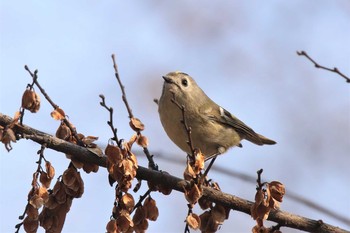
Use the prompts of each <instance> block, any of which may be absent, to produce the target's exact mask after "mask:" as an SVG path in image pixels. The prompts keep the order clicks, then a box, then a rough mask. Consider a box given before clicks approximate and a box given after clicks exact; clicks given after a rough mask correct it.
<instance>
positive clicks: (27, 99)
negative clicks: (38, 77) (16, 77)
mask: <svg viewBox="0 0 350 233" xmlns="http://www.w3.org/2000/svg"><path fill="white" fill-rule="evenodd" d="M22 108H24V109H27V110H29V111H30V112H32V113H36V112H37V111H39V109H40V97H39V95H38V94H37V93H36V92H34V91H33V90H30V89H26V90H25V91H24V93H23V96H22Z"/></svg>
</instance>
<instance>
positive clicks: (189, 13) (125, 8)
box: [0, 0, 350, 232]
mask: <svg viewBox="0 0 350 233" xmlns="http://www.w3.org/2000/svg"><path fill="white" fill-rule="evenodd" d="M349 29H350V2H349V1H347V0H333V1H330V0H328V1H326V0H322V1H319V0H310V1H302V0H299V1H288V2H286V1H277V0H276V1H272V0H268V1H251V0H248V1H224V0H218V1H215V3H214V1H206V0H205V1H198V0H195V1H183V0H178V1H156V0H149V1H135V0H131V1H80V0H78V1H67V0H63V1H38V0H36V1H16V0H12V1H5V0H1V1H0V79H1V81H0V87H1V89H0V112H1V113H3V114H7V115H10V116H12V115H13V114H14V112H15V111H16V110H18V108H19V107H20V103H21V96H22V93H23V91H24V89H25V87H26V84H27V83H28V82H30V76H29V75H28V74H27V72H26V71H25V70H24V68H23V67H24V65H25V64H26V65H28V66H29V67H30V69H32V70H33V71H34V70H35V69H38V70H39V73H38V74H39V81H40V83H41V85H42V86H43V87H44V88H45V90H46V91H47V93H48V94H49V95H50V97H51V98H52V99H53V100H54V101H55V102H56V103H57V104H58V105H59V106H60V107H61V108H63V109H64V111H65V112H66V114H67V115H68V116H69V119H70V120H71V122H72V123H73V124H74V125H75V126H76V127H77V130H78V131H79V132H81V133H83V134H85V135H94V136H99V137H100V139H99V143H100V144H101V145H102V146H103V145H105V144H106V143H107V141H108V138H110V137H111V136H112V134H111V132H110V129H109V127H108V126H107V124H106V121H107V119H108V113H107V112H106V111H105V110H103V109H102V108H101V107H100V105H99V97H98V95H99V94H104V95H105V96H106V100H107V103H108V104H109V105H112V106H113V107H114V109H115V112H116V114H115V121H116V124H117V127H118V135H119V137H120V138H125V139H128V138H130V137H131V136H132V131H131V130H130V129H129V127H128V118H127V112H126V110H125V107H124V105H123V103H122V101H121V98H120V96H121V94H120V90H119V87H118V86H117V83H116V80H115V78H114V71H113V67H112V61H111V58H110V55H111V54H112V53H115V54H116V56H117V63H118V66H119V72H120V76H121V78H122V80H123V83H124V85H125V87H126V91H127V95H128V99H129V103H130V105H131V107H132V109H133V113H134V114H135V115H136V116H137V117H138V118H140V119H141V120H142V121H143V122H144V124H145V125H146V130H145V132H144V134H145V135H146V136H147V137H148V138H149V141H150V146H149V149H150V151H151V152H152V153H154V154H155V160H156V162H157V163H158V165H159V166H160V168H161V169H162V170H167V171H169V172H170V173H171V174H173V175H176V176H180V177H181V176H182V173H183V169H184V166H185V165H184V164H185V154H184V153H183V152H182V151H180V149H178V148H177V147H176V146H175V145H173V144H172V142H171V141H170V139H168V138H167V136H166V134H165V132H164V131H163V129H162V126H161V124H160V121H159V117H158V113H157V106H156V105H155V104H154V103H153V99H154V98H159V96H160V93H161V88H162V78H161V76H162V75H164V74H166V73H168V72H170V71H175V70H181V71H184V72H186V73H188V74H190V75H192V76H193V77H194V78H195V79H196V81H197V83H198V84H199V85H200V86H201V87H202V89H203V90H204V91H205V92H206V93H207V94H208V95H209V96H210V97H211V98H212V99H213V100H214V101H216V102H217V103H219V104H220V105H221V106H223V107H224V108H225V109H227V110H229V111H230V112H231V113H233V114H234V115H236V116H237V117H238V118H240V119H241V120H242V121H244V122H245V123H246V124H247V125H249V126H251V127H252V128H253V129H254V130H256V131H257V132H259V133H261V134H264V135H266V136H267V137H270V138H272V139H274V140H276V141H277V142H278V144H277V145H275V146H264V147H258V146H256V145H253V144H251V143H249V142H247V141H244V142H243V148H242V149H240V148H234V149H231V150H230V151H229V152H228V153H226V154H225V155H223V156H221V157H220V158H219V159H217V161H216V164H215V166H216V167H223V168H226V169H230V170H232V171H236V172H242V173H245V174H249V175H252V176H254V175H255V172H256V171H257V170H258V169H260V168H263V169H264V173H263V178H264V179H266V180H279V181H281V182H282V183H284V184H285V186H286V189H287V193H288V191H290V192H293V193H297V194H298V195H300V196H302V197H305V198H307V199H309V200H312V201H314V202H316V203H318V204H319V205H321V206H323V207H325V208H327V209H329V210H332V211H334V212H336V213H337V214H339V215H342V216H344V217H346V216H347V218H348V219H349V211H350V202H349V196H350V178H349V177H350V172H349V164H350V157H349V151H350V142H349V140H350V139H349V138H350V92H349V88H350V86H349V84H347V83H346V82H345V81H344V80H343V79H342V78H341V77H340V76H337V75H336V74H333V73H330V72H327V71H323V70H318V69H315V68H314V66H313V65H312V64H311V63H310V62H309V61H308V60H306V59H305V58H304V57H299V56H297V55H296V51H298V50H305V51H307V52H308V53H309V55H310V56H312V57H313V58H314V59H315V60H317V61H318V62H319V63H320V64H322V65H325V66H329V67H334V66H336V67H338V68H339V69H340V70H341V71H343V73H345V74H347V75H348V76H349V75H350V46H349V42H350V30H349ZM51 111H52V109H51V107H50V105H49V104H48V103H47V102H46V101H45V100H43V98H42V106H41V109H40V111H39V113H37V114H31V113H29V112H28V113H26V115H25V119H24V123H25V124H28V125H30V126H32V127H34V128H37V129H39V130H42V131H45V132H48V133H55V131H56V129H57V127H58V125H59V122H57V121H55V120H53V119H52V118H51V117H50V112H51ZM13 147H14V149H13V150H12V151H11V152H10V153H7V152H6V150H5V149H4V148H0V153H1V156H0V187H1V192H0V206H1V210H2V211H1V213H0V231H1V232H13V231H14V226H15V225H16V224H17V223H18V222H19V220H18V219H17V217H18V216H19V215H20V214H21V213H22V212H23V210H24V207H25V204H26V197H27V194H28V191H29V190H30V183H31V179H32V173H33V172H34V171H35V169H36V164H35V161H36V160H37V155H36V152H37V150H39V149H40V147H39V145H37V144H35V143H33V142H30V141H24V140H23V141H20V142H18V143H16V144H14V145H13ZM157 154H158V155H160V154H161V155H162V156H163V157H167V156H169V157H170V156H176V157H177V158H179V160H180V164H176V165H174V164H172V163H170V162H168V161H167V160H166V159H160V158H159V159H157ZM45 155H46V158H47V159H48V160H49V161H51V162H52V164H53V166H54V167H55V168H56V174H57V175H59V174H61V173H62V172H63V171H64V170H65V168H66V167H67V165H68V163H69V161H68V160H67V159H65V156H64V155H62V154H60V153H57V152H54V151H50V150H47V151H46V152H45ZM139 163H140V164H141V165H143V166H147V162H146V160H145V159H143V158H139ZM181 163H182V164H181ZM210 175H211V178H213V179H214V180H216V181H218V182H219V184H220V186H221V188H222V190H223V191H225V192H228V193H231V194H234V195H237V196H240V197H242V198H246V199H249V200H253V199H254V192H255V184H253V183H246V182H244V181H241V180H238V179H236V178H233V177H229V176H226V175H222V174H220V173H217V172H214V171H213V172H212V173H211V174H210ZM82 176H83V179H84V182H85V193H84V195H83V197H82V198H80V199H75V200H74V202H73V205H72V208H71V210H70V212H69V213H68V215H67V220H66V224H65V227H64V232H103V231H104V230H105V225H106V223H107V222H108V220H109V216H110V214H111V210H112V207H113V201H114V200H113V196H114V189H113V188H111V187H110V186H109V185H108V179H107V172H106V171H105V170H104V169H100V171H99V172H98V173H97V174H89V175H87V174H84V173H83V172H82ZM145 186H146V184H144V185H143V189H145ZM143 191H144V190H143ZM138 195H141V193H138V194H136V195H135V197H138ZM152 197H153V198H154V199H155V200H156V201H157V203H158V207H159V211H160V216H159V219H158V221H157V222H150V224H149V232H182V231H183V229H184V223H183V220H184V219H185V217H186V213H187V206H186V201H185V198H184V196H183V194H181V193H178V192H173V193H172V194H171V195H170V196H162V195H161V194H158V193H155V194H153V195H152ZM281 208H282V209H283V210H286V211H288V212H292V213H295V214H299V215H303V216H307V217H309V218H313V219H322V220H324V221H325V222H327V223H330V224H334V225H337V226H340V227H343V228H346V229H349V228H350V226H349V225H346V224H345V223H343V222H340V221H337V220H335V219H333V218H331V217H329V216H327V215H326V214H324V213H320V212H318V211H315V210H312V209H310V208H307V207H304V206H303V205H301V204H298V203H297V202H295V201H293V200H291V199H288V198H287V197H286V198H285V200H284V202H283V203H282V206H281ZM196 212H197V213H201V212H200V211H199V210H196ZM253 226H254V221H253V220H252V219H251V218H250V216H248V215H246V214H242V213H238V212H231V215H230V219H229V220H227V221H226V222H225V223H224V225H223V226H222V227H221V230H220V232H232V230H233V229H235V231H236V232H248V231H250V229H251V228H252V227H253ZM40 232H43V231H42V229H40ZM283 232H297V231H295V230H283Z"/></svg>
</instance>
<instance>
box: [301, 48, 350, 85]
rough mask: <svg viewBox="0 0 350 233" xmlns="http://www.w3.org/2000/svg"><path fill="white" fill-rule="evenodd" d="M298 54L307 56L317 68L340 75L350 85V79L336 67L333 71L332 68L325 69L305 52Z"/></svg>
mask: <svg viewBox="0 0 350 233" xmlns="http://www.w3.org/2000/svg"><path fill="white" fill-rule="evenodd" d="M297 54H298V55H299V56H305V57H306V58H307V59H309V60H310V61H311V62H312V63H314V65H315V67H316V68H320V69H323V70H328V71H330V72H334V73H336V74H339V75H340V76H341V77H343V78H344V79H345V80H346V82H347V83H350V78H348V77H347V76H346V75H345V74H343V73H342V72H340V71H339V70H338V68H337V67H334V68H333V69H331V68H328V67H325V66H321V65H319V64H318V63H317V62H316V61H314V59H312V58H311V57H310V56H309V55H308V54H307V53H306V52H305V51H301V52H299V51H297Z"/></svg>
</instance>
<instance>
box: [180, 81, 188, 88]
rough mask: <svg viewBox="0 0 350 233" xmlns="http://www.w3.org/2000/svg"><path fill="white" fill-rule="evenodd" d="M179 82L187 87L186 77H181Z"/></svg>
mask: <svg viewBox="0 0 350 233" xmlns="http://www.w3.org/2000/svg"><path fill="white" fill-rule="evenodd" d="M181 83H182V85H183V86H184V87H187V85H188V82H187V79H182V80H181Z"/></svg>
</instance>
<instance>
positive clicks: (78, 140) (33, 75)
mask: <svg viewBox="0 0 350 233" xmlns="http://www.w3.org/2000/svg"><path fill="white" fill-rule="evenodd" d="M24 69H25V70H26V71H28V73H29V74H30V76H32V79H33V83H32V84H31V85H29V86H30V88H32V87H33V85H34V84H35V85H36V86H37V87H38V88H39V90H40V92H41V94H43V96H44V97H45V99H46V100H47V101H48V102H49V103H50V104H51V106H52V107H53V109H55V110H56V109H58V108H59V106H58V105H57V104H55V103H54V102H53V101H52V100H51V98H50V96H49V95H48V94H47V93H46V91H45V90H44V88H42V87H41V85H40V83H39V82H38V70H35V71H34V73H32V72H31V71H30V69H29V68H28V66H27V65H25V66H24ZM62 121H63V122H64V123H65V124H66V125H67V126H68V128H69V129H70V130H71V132H72V135H73V137H74V138H75V140H76V141H77V143H78V145H80V146H84V143H83V142H82V141H81V140H80V138H79V137H78V133H77V131H76V129H75V127H74V126H73V125H72V124H71V123H70V122H69V121H68V120H67V118H66V116H64V118H63V119H62Z"/></svg>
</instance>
